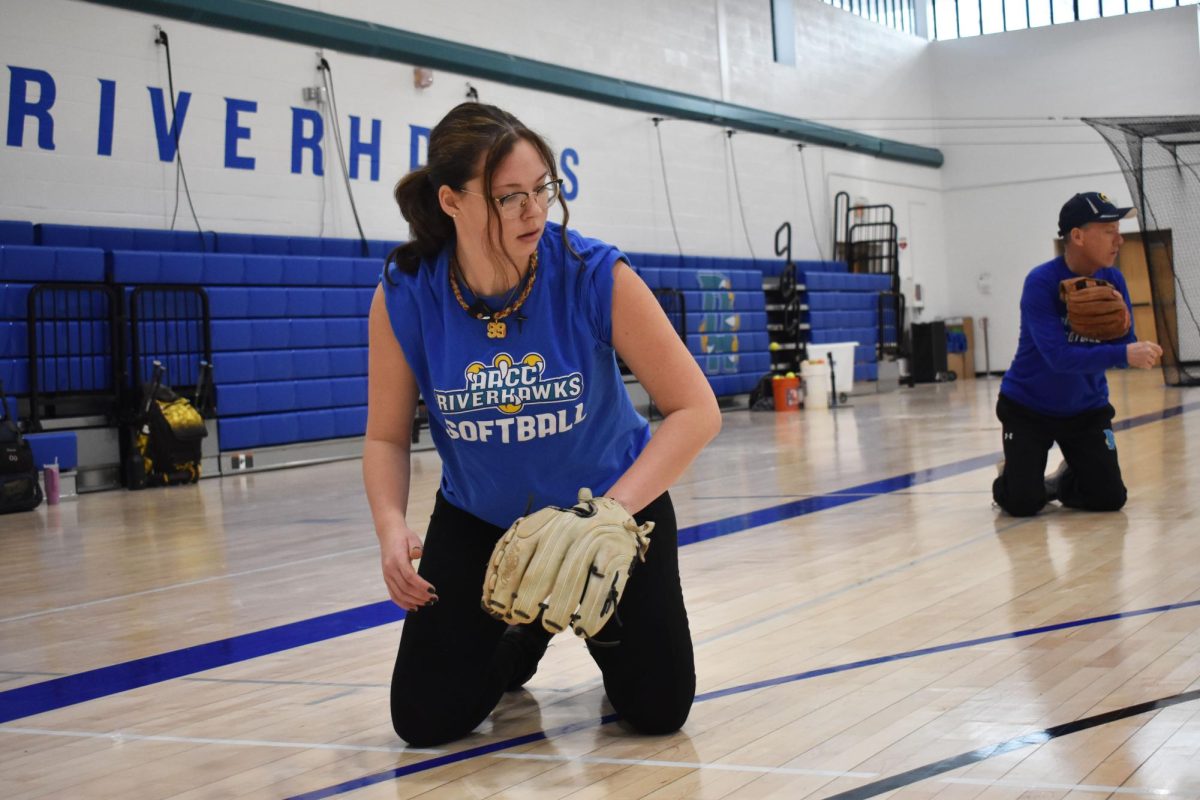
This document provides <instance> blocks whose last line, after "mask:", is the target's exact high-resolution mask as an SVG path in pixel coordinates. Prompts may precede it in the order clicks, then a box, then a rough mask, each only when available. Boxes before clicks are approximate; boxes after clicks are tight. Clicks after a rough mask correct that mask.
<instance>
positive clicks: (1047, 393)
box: [1000, 256, 1137, 417]
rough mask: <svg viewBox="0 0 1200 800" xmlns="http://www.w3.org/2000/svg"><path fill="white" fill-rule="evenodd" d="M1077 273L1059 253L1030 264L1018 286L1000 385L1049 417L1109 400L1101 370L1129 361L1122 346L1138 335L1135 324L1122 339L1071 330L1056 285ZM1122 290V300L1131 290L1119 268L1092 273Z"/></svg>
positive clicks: (1067, 414) (1088, 408)
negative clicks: (1011, 341)
mask: <svg viewBox="0 0 1200 800" xmlns="http://www.w3.org/2000/svg"><path fill="white" fill-rule="evenodd" d="M1072 277H1078V276H1077V275H1075V273H1073V272H1071V270H1070V269H1069V268H1068V267H1067V262H1066V260H1065V259H1064V258H1063V257H1062V256H1059V257H1058V258H1055V259H1053V260H1052V261H1047V262H1046V263H1045V264H1041V265H1039V266H1036V267H1034V268H1033V270H1032V271H1031V272H1030V273H1029V275H1028V276H1027V277H1026V278H1025V288H1024V289H1023V290H1022V291H1021V336H1020V339H1019V341H1018V342H1017V354H1016V355H1015V356H1014V357H1013V362H1012V366H1010V367H1009V368H1008V372H1006V373H1004V380H1002V381H1001V382H1000V391H1001V393H1003V394H1004V395H1006V396H1007V397H1008V398H1009V399H1011V400H1015V401H1016V402H1018V403H1020V404H1021V405H1023V406H1026V407H1027V408H1031V409H1033V410H1034V411H1037V412H1038V413H1040V414H1045V415H1047V416H1051V417H1073V416H1075V415H1076V414H1082V413H1083V412H1085V411H1091V410H1093V409H1096V408H1102V407H1103V406H1105V405H1107V403H1108V381H1107V380H1106V379H1105V377H1104V372H1105V370H1108V369H1112V368H1113V367H1125V366H1128V365H1129V364H1128V361H1127V360H1126V351H1125V346H1126V345H1127V344H1129V343H1130V342H1135V341H1137V338H1136V337H1135V336H1134V332H1133V325H1132V324H1130V326H1129V333H1128V334H1127V335H1126V336H1125V337H1124V338H1122V339H1118V340H1115V341H1110V342H1098V341H1096V340H1094V339H1087V338H1084V337H1082V336H1079V335H1078V334H1076V333H1073V332H1072V331H1071V329H1070V326H1068V325H1067V306H1066V303H1064V302H1063V301H1062V300H1060V299H1059V296H1058V285H1059V283H1060V282H1061V281H1063V280H1066V279H1067V278H1072ZM1093 277H1096V278H1103V279H1104V280H1106V281H1108V282H1109V283H1111V284H1112V285H1113V286H1115V287H1116V288H1117V290H1118V291H1120V292H1121V294H1122V296H1124V298H1125V306H1126V307H1127V308H1129V309H1130V312H1129V318H1130V320H1131V321H1132V319H1133V306H1132V304H1131V303H1130V301H1129V290H1128V289H1127V288H1126V287H1125V278H1124V277H1123V276H1122V275H1121V272H1120V270H1117V269H1116V268H1114V267H1105V268H1103V269H1101V270H1099V271H1097V272H1096V274H1095V275H1094V276H1093Z"/></svg>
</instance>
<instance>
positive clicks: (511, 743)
mask: <svg viewBox="0 0 1200 800" xmlns="http://www.w3.org/2000/svg"><path fill="white" fill-rule="evenodd" d="M1197 606H1200V600H1188V601H1185V602H1182V603H1169V604H1167V605H1162V606H1154V607H1153V608H1141V609H1137V610H1135V611H1121V612H1118V613H1115V614H1104V615H1102V616H1099V617H1088V618H1086V619H1077V620H1071V621H1069V622H1059V623H1056V624H1054V625H1042V626H1040V627H1037V628H1026V629H1024V630H1019V631H1012V632H1010V633H1001V634H997V635H995V636H982V637H980V638H978V639H967V640H965V641H962V642H951V643H949V644H943V645H937V646H936V647H924V648H921V649H920V650H909V651H907V652H904V653H893V654H891V655H886V656H879V657H877V658H865V659H863V660H861V661H852V662H850V663H848V664H838V665H836V666H832V667H822V668H820V669H812V670H808V671H807V672H797V673H795V674H793V675H784V676H782V677H779V678H770V679H768V680H763V681H754V682H753V683H744V684H742V685H740V686H730V687H727V688H725V689H718V690H716V691H712V692H704V693H702V694H698V695H696V702H697V703H703V702H705V701H708V700H715V699H717V698H719V697H729V696H730V695H735V694H745V693H746V692H754V691H758V690H759V689H768V688H771V687H774V686H782V685H784V684H787V683H795V682H797V681H804V680H810V679H812V678H820V677H822V676H824V675H833V674H835V673H839V672H849V671H850V670H856V669H863V668H865V667H873V666H877V665H879V664H887V663H890V662H893V661H905V660H908V659H911V658H920V657H921V656H928V655H933V654H935V653H945V652H948V651H950V650H961V649H963V648H965V647H977V646H979V645H981V644H991V643H993V642H1003V641H1008V640H1010V639H1020V638H1023V637H1026V636H1036V635H1038V634H1041V633H1051V632H1053V631H1061V630H1067V629H1069V628H1081V627H1083V626H1085V625H1095V624H1097V623H1101V622H1112V621H1113V620H1118V619H1130V618H1132V617H1141V616H1145V615H1147V614H1161V613H1163V612H1166V611H1177V610H1179V609H1183V608H1195V607H1197ZM1189 699H1192V698H1190V697H1189ZM1139 713H1141V712H1139ZM1120 718H1123V717H1120ZM616 719H617V715H616V714H608V715H606V716H603V717H600V718H599V719H594V720H590V721H588V722H574V723H571V724H570V725H564V726H562V727H560V728H554V729H551V730H549V731H538V732H536V733H529V734H525V735H523V736H516V737H513V738H512V739H504V740H501V741H499V742H492V743H491V744H487V745H481V746H479V747H473V748H470V749H468V750H463V751H461V752H458V753H447V754H446V755H441V756H437V757H436V758H428V759H425V760H424V761H416V762H413V763H412V764H407V765H405V766H403V767H396V768H395V769H389V770H385V771H383V772H376V773H373V774H371V775H364V776H362V777H361V778H354V779H352V780H348V781H344V782H342V783H339V784H337V785H335V786H327V787H325V788H323V789H316V790H314V791H311V792H305V793H304V794H298V795H293V796H291V797H289V798H287V800H325V798H328V797H335V796H337V795H339V794H346V793H347V792H352V791H355V790H356V789H362V788H365V787H367V786H372V785H374V784H376V783H383V782H384V781H390V780H395V779H396V778H402V777H404V776H405V775H412V774H414V773H417V772H425V771H426V770H431V769H436V768H438V767H443V766H446V765H447V764H455V763H458V762H460V761H467V760H469V759H472V758H476V757H478V756H483V755H489V754H491V753H496V752H499V751H501V750H508V749H510V748H513V747H520V746H521V745H524V744H529V743H530V742H536V741H542V740H548V739H552V738H555V737H557V736H561V735H563V734H566V733H572V732H574V731H578V730H583V729H585V728H594V727H598V726H600V725H607V724H608V723H610V722H614V721H616ZM1080 722H1082V721H1080ZM1078 725H1079V723H1078V722H1077V723H1068V724H1067V725H1066V726H1060V727H1062V728H1063V729H1064V730H1066V729H1068V728H1072V727H1074V726H1078ZM1068 732H1074V731H1073V730H1071V731H1068ZM1014 741H1017V740H1014ZM1034 743H1040V742H1032V741H1030V742H1024V744H1034ZM977 752H982V751H977ZM939 764H940V762H939ZM942 771H946V770H942ZM905 776H909V773H905ZM909 782H910V783H911V782H912V781H909ZM871 786H872V787H874V786H875V784H872V785H871ZM888 788H889V789H894V788H897V786H891V785H890V784H889V786H888ZM838 796H839V797H841V796H842V795H838ZM845 796H846V797H847V798H850V797H851V794H847V795H845ZM873 796H874V794H867V795H863V797H873Z"/></svg>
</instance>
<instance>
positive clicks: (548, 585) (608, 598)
mask: <svg viewBox="0 0 1200 800" xmlns="http://www.w3.org/2000/svg"><path fill="white" fill-rule="evenodd" d="M653 528H654V523H653V522H647V523H645V524H644V525H638V524H637V522H636V521H635V520H634V519H633V517H631V516H630V515H629V512H628V511H626V510H625V508H624V507H623V506H622V505H621V504H620V503H618V502H617V501H616V500H613V499H612V498H610V497H592V493H591V490H589V489H580V490H579V502H578V503H576V504H575V505H574V506H572V507H571V508H556V507H554V506H550V507H548V508H543V509H541V510H540V511H535V512H534V513H532V514H530V515H529V516H527V517H519V518H518V519H517V521H516V522H514V523H513V524H512V526H511V527H510V528H509V529H508V530H507V531H506V532H505V534H504V536H503V537H501V539H500V541H499V542H497V543H496V548H495V550H493V551H492V558H491V560H490V561H489V562H488V568H487V572H486V573H485V575H484V578H483V609H484V610H485V611H487V612H488V613H489V614H491V615H492V616H494V617H496V618H498V619H502V620H504V621H505V622H508V623H510V624H521V623H528V622H532V621H534V620H535V619H536V618H537V615H538V613H539V612H540V613H541V614H542V627H544V628H545V629H546V630H548V631H550V632H551V633H558V632H559V631H562V630H565V629H566V628H567V627H568V626H569V627H570V628H571V629H572V630H574V631H575V633H577V634H578V635H580V636H583V637H590V636H595V635H596V634H597V633H598V632H599V631H600V629H601V628H602V627H604V623H605V622H607V621H608V618H609V617H610V616H612V613H613V611H615V610H616V607H617V603H618V602H619V601H620V599H621V593H622V592H623V591H624V590H625V582H626V581H627V580H629V573H630V572H631V571H632V570H633V566H634V564H635V563H637V562H638V561H639V560H641V561H644V560H645V559H646V550H647V549H648V548H649V547H650V540H649V538H647V536H648V534H649V533H650V531H651V530H653Z"/></svg>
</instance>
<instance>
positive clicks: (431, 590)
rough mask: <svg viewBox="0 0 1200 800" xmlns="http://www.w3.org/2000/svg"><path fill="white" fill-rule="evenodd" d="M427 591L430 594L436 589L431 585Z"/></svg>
mask: <svg viewBox="0 0 1200 800" xmlns="http://www.w3.org/2000/svg"><path fill="white" fill-rule="evenodd" d="M429 593H430V594H437V589H435V588H433V587H432V586H430V587H429Z"/></svg>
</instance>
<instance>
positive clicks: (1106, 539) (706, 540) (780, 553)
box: [0, 372, 1200, 800]
mask: <svg viewBox="0 0 1200 800" xmlns="http://www.w3.org/2000/svg"><path fill="white" fill-rule="evenodd" d="M1110 382H1111V386H1112V399H1113V403H1114V405H1115V406H1116V407H1117V411H1118V420H1119V424H1118V433H1117V441H1118V446H1119V448H1120V452H1121V462H1122V468H1123V471H1124V474H1125V479H1126V482H1127V484H1128V485H1129V489H1130V499H1129V504H1128V505H1127V506H1126V508H1125V510H1124V511H1123V512H1119V513H1115V514H1088V513H1081V512H1074V511H1068V510H1064V509H1062V508H1060V507H1058V506H1057V505H1052V506H1050V507H1049V508H1048V509H1047V510H1046V511H1043V512H1042V513H1041V514H1040V515H1038V516H1037V517H1035V518H1032V519H1013V518H1010V517H1007V516H1003V515H1001V514H999V513H998V512H997V511H996V510H994V509H993V508H992V506H991V496H990V485H991V481H992V479H993V477H994V475H995V469H994V465H995V462H996V461H997V460H998V458H999V449H1000V441H999V439H1000V437H999V427H998V424H997V422H996V421H995V418H994V415H993V412H992V408H993V405H994V402H995V396H996V392H997V390H998V387H999V381H998V380H997V379H993V380H990V381H989V380H975V381H963V382H959V383H956V384H946V385H929V386H920V387H917V388H915V389H905V390H901V391H899V392H895V393H892V394H886V395H876V396H870V397H858V398H853V399H852V404H853V405H852V407H851V408H845V409H840V410H834V411H821V412H818V411H813V412H808V413H804V412H801V413H791V414H774V413H769V412H767V413H753V414H751V413H749V412H732V413H729V414H727V415H726V417H725V429H724V431H723V432H722V434H721V436H720V437H719V439H718V440H717V441H716V442H715V443H714V444H713V445H712V446H711V447H710V448H709V449H708V450H707V451H706V452H705V453H704V454H703V455H702V456H701V458H700V460H699V461H698V462H697V463H696V464H695V465H694V467H693V468H692V469H691V470H690V472H689V473H688V474H687V475H686V476H685V477H684V478H683V479H682V480H681V481H680V482H679V484H678V485H677V486H676V487H675V489H674V490H673V496H674V499H675V503H676V507H677V510H678V514H679V518H680V529H681V534H680V536H681V541H682V542H684V543H685V546H684V547H683V549H682V550H681V552H680V562H681V570H682V573H683V581H684V590H685V593H686V596H687V601H688V607H689V613H690V617H691V623H692V631H693V635H694V639H695V644H696V655H697V672H698V680H699V692H700V694H699V696H698V697H697V702H696V705H695V707H694V708H693V710H692V715H691V717H690V719H689V720H688V722H687V725H686V726H685V727H684V728H683V730H682V731H681V732H679V733H677V734H675V735H673V736H667V737H657V738H646V737H639V736H636V735H632V734H630V733H629V732H627V731H626V730H625V729H623V728H622V727H621V725H620V723H614V722H611V721H605V717H606V715H607V714H609V713H610V709H609V707H608V706H607V704H606V702H605V699H604V695H603V691H602V689H601V687H600V684H599V680H598V674H597V672H596V669H595V667H594V666H593V665H592V663H591V660H590V659H589V658H588V656H587V654H586V651H585V649H584V647H583V645H582V643H580V642H579V641H577V640H574V639H571V638H568V637H566V636H562V637H559V638H558V639H556V640H555V641H554V643H553V644H552V645H551V648H550V650H549V652H548V654H547V656H546V659H545V661H544V662H543V665H542V668H541V669H540V670H539V672H538V674H537V675H536V676H535V678H534V679H533V681H532V682H531V683H530V684H529V687H528V689H529V691H528V692H517V693H513V694H510V695H508V696H507V697H506V698H505V700H504V701H503V702H502V704H501V706H500V707H499V709H498V710H497V712H496V713H495V714H494V715H493V718H492V719H491V720H489V721H488V722H486V723H485V724H484V725H483V726H482V727H481V728H480V729H479V730H478V731H477V732H476V733H475V734H474V735H472V736H471V737H469V738H468V739H465V740H463V741H461V742H457V743H454V744H452V745H449V746H446V747H443V748H439V749H437V750H425V751H415V750H411V749H406V748H404V747H403V746H402V744H401V742H399V741H398V740H397V739H396V737H395V735H394V733H393V732H392V730H391V726H390V723H389V720H388V707H387V694H388V689H387V683H388V679H389V676H390V670H391V665H392V657H393V655H394V650H395V645H396V641H397V639H398V635H399V632H400V626H401V625H402V624H403V623H402V622H401V621H400V614H399V613H397V611H396V610H395V609H394V607H392V606H391V605H390V603H388V602H386V593H385V592H384V589H383V584H382V581H381V579H380V577H379V568H378V556H377V552H376V547H375V544H374V536H373V535H372V532H371V524H370V518H369V516H368V511H367V507H366V502H365V499H364V497H363V494H362V490H361V483H360V480H359V468H360V465H359V462H357V461H348V462H340V463H334V464H326V465H320V466H313V467H306V468H302V469H293V470H285V471H277V472H266V473H258V474H252V475H245V476H239V477H227V478H223V479H215V480H206V481H204V482H202V484H200V485H199V486H193V487H185V488H175V489H155V490H148V491H145V492H141V493H126V492H107V493H102V494H93V495H87V496H84V497H82V498H80V499H79V500H78V501H72V502H67V503H63V504H61V505H59V506H55V507H47V506H42V507H41V508H39V509H38V510H37V511H36V512H34V513H32V514H22V515H10V516H6V517H2V518H0V797H3V798H7V799H8V800H15V799H16V798H22V800H33V798H55V799H56V800H57V799H58V798H71V799H72V800H74V799H75V798H79V799H80V800H83V799H85V798H105V799H106V800H107V799H108V798H122V799H126V798H134V799H136V800H142V799H143V798H145V799H147V800H149V799H150V798H155V799H158V798H164V799H165V798H174V799H175V800H199V798H249V797H253V798H305V799H306V800H315V798H324V797H348V798H354V799H355V800H357V799H358V798H361V799H362V800H368V799H369V798H410V797H421V798H464V797H469V798H484V797H497V798H498V797H505V798H573V799H575V800H583V798H642V797H652V798H762V797H778V798H802V797H812V798H829V797H839V798H866V797H876V796H885V795H886V796H890V797H904V798H933V797H936V798H938V800H956V799H957V798H987V799H988V800H1001V799H1002V798H1039V799H1041V798H1047V799H1048V798H1097V797H1165V798H1200V533H1198V530H1200V525H1198V523H1197V519H1198V518H1200V496H1198V495H1197V493H1196V492H1195V491H1194V486H1195V485H1196V483H1197V482H1198V481H1200V394H1195V393H1188V392H1186V391H1180V390H1173V389H1168V388H1164V387H1163V386H1162V383H1161V378H1160V376H1159V374H1158V373H1157V372H1152V373H1132V372H1130V373H1122V372H1114V373H1110ZM1056 464H1057V455H1056V454H1052V455H1051V461H1050V464H1049V468H1051V469H1052V468H1053V467H1054V466H1055V465H1056ZM438 472H439V465H438V461H437V458H436V456H435V455H434V454H433V453H429V452H427V453H421V454H418V456H417V458H416V468H415V474H414V488H413V501H412V517H413V519H414V521H415V522H416V523H417V525H423V523H424V520H425V519H426V518H427V516H428V514H429V511H430V508H431V501H432V496H433V492H434V489H435V487H436V483H437V479H438Z"/></svg>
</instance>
